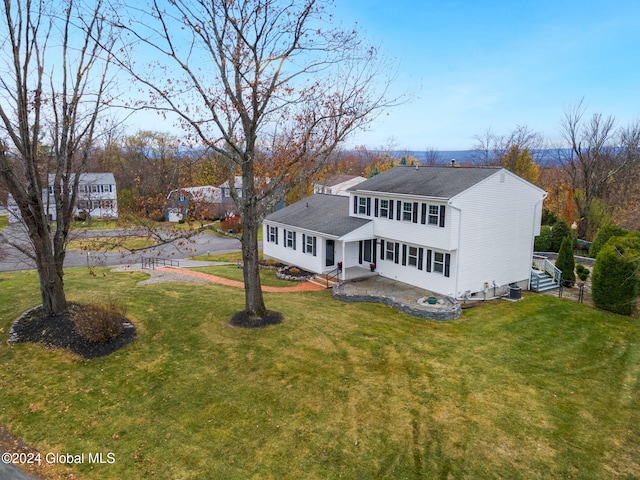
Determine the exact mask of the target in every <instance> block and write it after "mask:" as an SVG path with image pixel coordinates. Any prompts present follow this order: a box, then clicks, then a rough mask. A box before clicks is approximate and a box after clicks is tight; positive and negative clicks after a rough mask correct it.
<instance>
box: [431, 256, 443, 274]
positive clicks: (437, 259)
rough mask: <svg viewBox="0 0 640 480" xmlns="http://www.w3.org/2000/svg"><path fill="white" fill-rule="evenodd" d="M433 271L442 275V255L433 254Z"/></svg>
mask: <svg viewBox="0 0 640 480" xmlns="http://www.w3.org/2000/svg"><path fill="white" fill-rule="evenodd" d="M433 271H434V272H436V273H444V253H442V252H433Z"/></svg>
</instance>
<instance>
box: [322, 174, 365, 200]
mask: <svg viewBox="0 0 640 480" xmlns="http://www.w3.org/2000/svg"><path fill="white" fill-rule="evenodd" d="M365 180H366V178H364V177H359V176H356V175H334V176H333V177H330V178H328V179H326V180H321V181H320V182H317V183H314V184H313V193H326V194H327V195H343V196H346V197H348V196H349V192H348V191H347V190H348V189H349V188H351V187H354V186H356V185H357V184H359V183H362V182H364V181H365Z"/></svg>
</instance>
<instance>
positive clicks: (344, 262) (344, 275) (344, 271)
mask: <svg viewBox="0 0 640 480" xmlns="http://www.w3.org/2000/svg"><path fill="white" fill-rule="evenodd" d="M340 243H341V244H342V272H341V274H342V278H341V279H340V280H346V278H347V257H346V256H345V243H346V242H340Z"/></svg>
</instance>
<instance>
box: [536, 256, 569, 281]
mask: <svg viewBox="0 0 640 480" xmlns="http://www.w3.org/2000/svg"><path fill="white" fill-rule="evenodd" d="M533 268H534V269H536V270H540V271H541V272H544V273H546V274H547V275H548V276H550V277H551V278H552V279H553V282H554V283H555V284H557V285H560V282H562V270H560V269H559V268H557V267H556V266H555V265H554V264H553V263H551V262H550V261H549V260H548V259H547V258H546V257H543V256H541V255H534V256H533ZM534 281H535V282H536V283H537V279H536V280H534ZM532 286H533V287H537V285H532Z"/></svg>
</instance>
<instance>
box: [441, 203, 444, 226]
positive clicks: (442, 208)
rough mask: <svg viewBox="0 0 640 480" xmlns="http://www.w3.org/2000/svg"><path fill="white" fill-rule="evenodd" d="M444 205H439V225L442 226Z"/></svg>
mask: <svg viewBox="0 0 640 480" xmlns="http://www.w3.org/2000/svg"><path fill="white" fill-rule="evenodd" d="M444 209H445V207H444V205H440V226H441V227H444Z"/></svg>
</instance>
